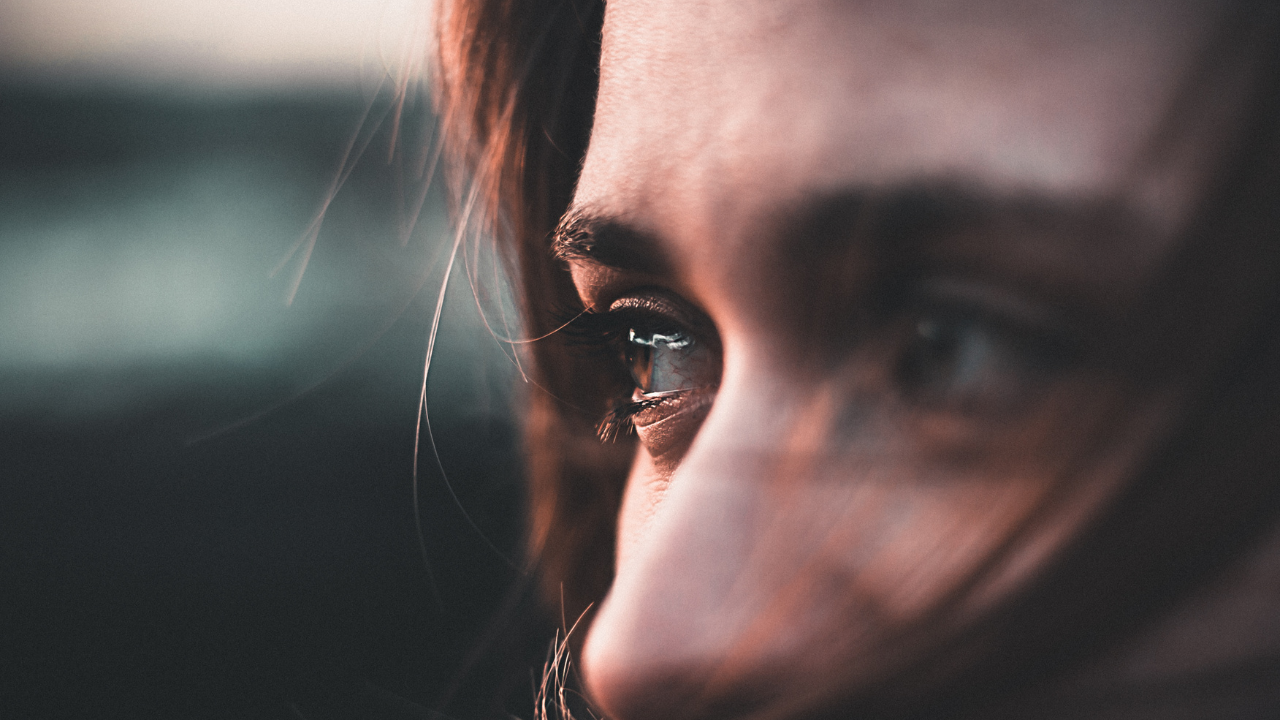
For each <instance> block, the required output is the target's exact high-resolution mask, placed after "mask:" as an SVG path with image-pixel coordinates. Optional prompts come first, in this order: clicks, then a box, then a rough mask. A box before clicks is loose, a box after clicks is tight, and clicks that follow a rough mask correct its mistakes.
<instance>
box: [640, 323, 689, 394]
mask: <svg viewBox="0 0 1280 720" xmlns="http://www.w3.org/2000/svg"><path fill="white" fill-rule="evenodd" d="M708 355H709V353H708V351H707V349H706V348H705V347H703V346H702V345H701V344H700V343H698V342H697V341H695V340H694V339H693V338H692V337H690V336H689V335H688V334H687V333H685V332H683V331H680V330H675V329H664V330H663V331H657V330H653V329H649V328H645V327H631V328H629V329H628V330H627V342H626V345H625V347H624V350H623V356H624V358H625V360H626V364H627V369H628V370H629V371H630V372H631V379H632V380H633V381H634V382H635V384H636V387H637V388H639V390H640V392H641V393H643V394H645V395H649V394H653V393H664V392H672V391H676V390H693V389H695V388H698V387H702V386H704V385H705V384H706V383H707V379H706V378H705V377H704V375H705V369H706V365H707V363H708V360H709V357H708Z"/></svg>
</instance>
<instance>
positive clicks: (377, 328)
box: [0, 0, 539, 720]
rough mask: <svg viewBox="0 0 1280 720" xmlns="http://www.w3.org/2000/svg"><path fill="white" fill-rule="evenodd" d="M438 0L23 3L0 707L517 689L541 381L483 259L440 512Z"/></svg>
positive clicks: (73, 709)
mask: <svg viewBox="0 0 1280 720" xmlns="http://www.w3.org/2000/svg"><path fill="white" fill-rule="evenodd" d="M429 5H430V4H429V2H426V0H385V1H384V0H366V1H364V2H361V1H360V0H307V1H306V2H303V1H302V0H211V1H210V2H203V3H186V2H168V1H166V0H92V1H89V2H84V1H73V0H0V717H6V718H9V717H13V718H111V717H130V718H153V717H154V718H206V717H207V718H240V717H260V718H268V717H272V718H274V717H289V718H295V719H296V718H303V719H304V720H309V719H310V718H329V717H332V718H338V717H364V718H377V717H431V715H430V714H429V712H428V711H427V709H426V708H434V709H436V710H443V711H445V712H447V713H448V714H449V715H450V716H453V717H462V718H469V717H486V716H489V715H494V714H496V713H497V712H498V708H501V707H502V706H503V705H504V704H505V706H506V707H507V709H512V710H513V711H514V712H517V713H518V714H519V712H520V711H519V708H520V707H521V705H520V703H521V698H522V697H523V695H527V692H528V685H529V672H528V669H527V668H521V667H520V663H521V662H524V660H523V659H520V658H523V657H524V655H522V654H521V652H522V649H523V648H527V647H534V646H536V644H537V642H539V641H538V640H537V639H536V637H535V636H536V635H537V633H536V632H535V631H533V630H530V629H528V628H525V627H523V626H522V625H520V624H519V623H516V624H512V623H511V622H505V621H497V622H496V624H495V621H491V620H490V618H491V616H492V615H493V614H494V611H495V610H497V609H498V608H499V607H500V606H506V607H511V604H512V603H513V602H517V603H518V602H520V600H519V598H520V597H521V596H520V590H521V577H522V576H521V574H520V573H519V572H517V571H516V570H515V569H513V567H512V566H511V564H509V562H508V559H510V558H514V557H516V556H518V553H519V550H518V548H517V547H516V543H517V541H518V538H519V536H520V531H521V528H520V501H521V496H520V490H519V474H520V467H519V456H518V452H517V438H518V431H517V429H516V427H517V420H516V419H515V418H514V416H513V414H512V407H513V406H514V405H517V404H518V395H519V392H521V391H522V389H521V388H520V386H519V385H518V383H516V381H515V378H516V377H518V376H517V374H516V373H515V372H514V371H513V366H512V363H511V361H510V360H508V355H507V353H508V352H509V348H504V347H503V346H502V345H501V343H499V342H497V341H496V340H495V339H494V338H493V336H492V335H491V333H489V332H488V331H487V330H486V329H485V327H484V326H483V324H482V323H481V322H480V316H479V314H478V311H477V304H476V302H475V301H474V299H473V297H472V293H471V289H470V287H469V286H468V284H467V281H466V276H465V273H464V272H462V269H461V268H459V269H457V270H456V271H455V274H454V275H453V285H452V289H451V291H450V293H449V295H448V298H447V301H446V303H445V308H444V312H443V316H442V320H441V325H440V337H439V341H438V345H437V347H436V351H435V356H434V361H433V366H432V371H431V375H430V381H429V384H428V399H429V402H428V407H429V408H430V417H431V423H432V428H433V430H434V439H435V441H436V446H437V447H438V448H439V457H440V462H439V464H438V465H437V463H436V461H435V459H434V457H433V456H432V454H431V453H430V452H429V450H428V449H427V446H424V450H423V453H422V454H421V456H420V458H419V460H420V461H421V470H420V474H419V487H418V492H417V506H416V507H417V509H418V511H419V512H420V522H419V520H418V519H417V518H415V489H414V476H413V467H414V447H415V427H416V420H417V404H418V398H419V391H420V387H421V383H422V370H423V361H424V356H425V352H426V345H427V337H428V332H429V330H430V321H431V316H432V313H433V310H434V307H435V303H436V296H437V293H438V291H439V288H440V284H441V282H442V280H443V278H444V269H445V260H446V258H447V254H448V249H449V246H450V243H451V242H452V234H451V232H450V229H449V224H448V219H447V216H446V212H445V203H444V200H443V193H442V192H441V188H440V187H439V184H438V183H436V184H434V185H431V186H428V185H427V184H426V180H427V175H429V170H430V160H431V156H430V152H429V151H430V149H431V147H432V143H433V139H432V136H431V129H432V122H431V117H430V112H429V99H428V98H427V97H426V94H425V91H424V82H423V79H424V66H423V63H424V61H425V59H426V57H427V54H428V47H427V40H428V38H429V33H430V13H429V10H430V8H429ZM320 217H323V222H322V223H321V224H317V223H316V221H317V219H318V218H320ZM486 291H487V292H488V294H487V295H484V300H485V301H486V308H488V309H489V310H490V311H493V309H494V308H500V307H502V306H503V304H504V303H506V304H507V305H509V302H507V301H506V300H504V298H503V296H502V293H501V288H500V287H496V286H495V285H494V284H492V283H490V284H489V285H488V286H487V287H486ZM423 440H424V441H425V440H426V438H425V436H423ZM441 468H443V473H442V472H441ZM445 477H447V479H448V481H449V482H450V486H446V484H445ZM419 528H421V533H419ZM424 554H425V557H424ZM508 598H515V599H514V600H509V599H508ZM504 604H505V605H504ZM515 614H516V615H520V613H519V612H517V613H515ZM512 648H515V650H514V651H513V650H512ZM513 657H514V658H517V659H515V660H513V659H512V658H513ZM467 670H469V672H465V673H463V674H460V673H462V672H463V671H467ZM513 678H514V679H513ZM522 693H523V695H522Z"/></svg>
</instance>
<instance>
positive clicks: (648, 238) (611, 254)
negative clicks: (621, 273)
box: [551, 208, 671, 275]
mask: <svg viewBox="0 0 1280 720" xmlns="http://www.w3.org/2000/svg"><path fill="white" fill-rule="evenodd" d="M551 252H552V254H553V255H554V256H555V257H556V258H559V259H560V260H586V261H589V262H594V263H598V264H600V265H604V266H606V267H610V268H614V269H617V270H628V271H632V272H640V273H646V274H655V275H660V274H665V273H668V272H670V270H671V262H670V260H669V258H668V257H667V255H666V253H665V252H663V249H662V244H661V242H660V241H659V240H658V238H657V237H655V236H654V235H652V234H651V233H647V232H644V231H643V230H640V229H638V228H636V227H633V226H631V225H629V224H627V223H626V222H623V221H621V220H619V219H617V218H614V217H610V216H607V215H600V214H597V213H594V212H591V211H589V210H584V209H578V208H570V209H569V210H568V212H566V213H565V214H564V217H563V218H561V219H560V222H559V224H558V225H556V229H555V231H554V232H553V233H552V240H551Z"/></svg>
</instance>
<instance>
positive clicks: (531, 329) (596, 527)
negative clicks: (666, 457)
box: [436, 0, 633, 622]
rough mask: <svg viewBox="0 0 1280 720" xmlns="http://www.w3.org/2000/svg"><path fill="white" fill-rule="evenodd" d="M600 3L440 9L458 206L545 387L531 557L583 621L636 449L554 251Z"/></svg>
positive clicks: (546, 586)
mask: <svg viewBox="0 0 1280 720" xmlns="http://www.w3.org/2000/svg"><path fill="white" fill-rule="evenodd" d="M603 16H604V3H603V2H601V1H600V0H523V1H517V0H457V1H455V0H446V1H443V2H441V3H440V13H439V16H438V23H439V24H438V27H439V57H440V61H439V68H438V74H437V83H436V102H437V107H438V112H439V114H440V121H441V125H442V128H443V133H444V135H443V138H444V143H445V148H446V152H447V153H449V159H450V160H451V161H452V162H451V163H450V164H451V167H452V168H454V169H456V170H459V171H460V172H458V173H456V174H455V175H454V176H453V177H452V178H451V186H452V190H453V195H454V200H455V203H454V205H455V208H457V209H458V211H459V214H460V215H469V218H468V219H469V220H470V222H471V224H472V226H473V227H474V228H476V229H478V230H480V231H481V232H482V233H484V234H486V235H488V236H490V237H493V238H495V239H496V241H497V242H498V243H499V245H500V250H501V251H502V252H501V255H502V256H503V257H504V258H505V259H506V260H507V261H508V262H509V263H510V266H509V267H508V269H509V270H510V271H512V272H511V273H510V274H511V275H512V277H513V278H514V279H515V281H516V292H517V295H518V297H519V298H520V300H521V305H522V309H523V313H524V318H523V320H524V335H525V336H526V337H533V338H544V336H546V337H545V338H544V339H541V340H539V341H538V342H534V343H531V344H530V345H529V346H528V347H529V348H530V351H531V354H532V360H533V362H532V369H531V371H530V373H531V377H532V380H533V383H532V387H533V389H532V391H531V392H530V397H529V408H528V415H527V420H526V423H527V424H526V429H525V442H526V448H527V451H526V458H527V462H528V488H529V489H528V493H529V497H528V501H529V507H530V518H529V538H528V548H529V554H530V557H531V559H533V560H534V561H535V562H536V564H537V571H538V574H539V576H540V579H541V583H542V590H543V597H544V599H545V600H547V601H548V602H549V603H554V604H557V605H558V604H561V603H563V607H561V608H559V609H560V610H561V611H562V612H563V613H564V614H565V615H566V616H567V617H568V618H569V620H570V622H572V620H573V618H576V617H577V616H578V615H579V614H580V613H582V612H583V611H585V610H586V609H587V608H588V606H589V605H590V604H591V603H593V602H595V601H597V600H598V599H599V598H601V597H602V596H603V594H604V592H605V591H606V590H607V589H608V586H609V583H610V582H611V579H612V574H613V547H614V520H615V517H616V516H617V512H618V506H619V503H620V501H621V495H622V487H623V483H624V481H625V478H626V473H627V471H628V468H629V466H630V461H631V456H632V454H633V453H632V450H633V448H632V447H631V445H629V444H628V443H626V442H622V443H617V444H613V445H607V444H602V443H601V442H600V441H599V440H598V438H597V437H596V434H595V429H594V427H595V423H596V421H597V420H598V419H599V418H600V417H601V416H603V415H604V414H605V412H606V411H607V410H608V409H609V408H608V407H607V405H606V404H605V403H607V402H608V399H609V398H610V397H612V395H613V394H614V393H611V392H609V391H608V389H606V388H605V387H603V385H604V384H606V383H607V382H608V380H607V379H606V378H603V377H601V376H600V372H599V370H598V368H596V367H594V364H592V363H588V362H586V361H585V360H584V358H583V357H582V356H581V355H580V354H579V353H576V352H574V351H573V350H572V348H571V347H570V346H569V344H568V343H566V341H565V340H564V338H563V337H561V336H559V335H557V334H555V333H553V331H554V330H555V329H556V327H557V325H559V324H560V322H559V320H558V316H557V314H556V310H557V309H563V308H570V307H573V306H574V305H576V304H577V303H578V300H577V293H576V292H575V291H574V289H573V285H572V282H571V281H570V279H569V277H568V274H567V273H566V272H565V270H564V268H563V267H562V266H561V265H560V264H559V262H558V261H556V260H554V259H553V258H552V256H551V253H550V244H549V242H550V235H551V232H552V231H553V229H554V227H555V224H556V222H557V221H558V220H559V218H560V216H561V215H562V214H563V213H564V210H565V208H566V207H567V206H568V204H569V201H570V199H571V196H572V192H573V187H574V183H575V182H576V179H577V174H578V169H579V165H580V163H581V159H582V156H583V155H584V154H585V152H586V146H587V138H588V135H589V133H590V130H591V119H592V115H593V113H594V109H595V97H596V85H597V78H596V74H597V67H598V65H599V59H600V28H601V23H602V21H603Z"/></svg>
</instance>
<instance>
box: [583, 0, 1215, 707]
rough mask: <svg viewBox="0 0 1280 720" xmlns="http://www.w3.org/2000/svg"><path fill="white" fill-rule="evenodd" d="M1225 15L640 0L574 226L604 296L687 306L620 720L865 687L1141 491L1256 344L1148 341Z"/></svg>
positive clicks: (612, 605)
mask: <svg viewBox="0 0 1280 720" xmlns="http://www.w3.org/2000/svg"><path fill="white" fill-rule="evenodd" d="M1218 19H1219V18H1217V17H1216V16H1214V14H1213V12H1211V11H1210V10H1208V9H1206V8H1205V7H1204V5H1203V4H1201V3H1196V2H1173V3H1170V2H1159V3H1156V2H1122V3H1116V2H1111V1H1109V0H1108V1H1105V2H1104V1H1102V0H1097V1H1094V2H1079V3H1048V2H1010V1H1004V0H987V1H978V2H967V3H946V4H940V3H928V2H887V1H886V2H862V3H840V2H817V1H815V0H788V1H786V2H776V1H770V2H765V1H763V0H708V1H707V2H671V1H670V0H611V2H609V4H608V6H607V11H606V15H605V24H604V45H603V57H602V61H601V75H600V78H601V80H600V91H599V99H598V106H597V110H596V116H595V125H594V130H593V134H592V137H591V142H590V146H589V149H588V152H587V156H586V161H585V165H584V167H583V171H582V175H581V180H580V182H579V185H578V188H577V193H576V195H575V199H574V201H573V205H572V208H571V210H570V218H571V219H573V220H574V222H575V223H576V226H577V227H578V228H579V230H580V232H581V233H582V234H584V235H589V236H590V237H591V238H592V247H593V248H594V249H593V250H590V251H581V250H580V251H572V249H570V250H568V251H566V250H565V248H564V247H562V248H561V249H562V254H563V255H565V256H566V257H569V258H570V267H571V269H572V272H573V277H574V281H575V283H576V284H577V286H578V289H579V293H580V295H581V297H582V300H583V302H584V303H585V304H586V306H587V307H588V308H592V309H595V310H597V311H600V312H608V311H620V312H626V313H631V315H629V317H631V316H634V317H642V316H643V317H648V318H651V320H649V321H645V322H651V323H655V324H653V325H650V326H648V327H646V326H644V325H643V324H640V325H637V326H634V327H632V329H631V333H632V334H631V338H632V340H631V342H632V343H633V345H634V346H635V347H636V348H637V354H636V355H635V358H634V359H633V360H632V362H633V365H635V366H636V367H637V368H638V370H636V371H634V372H633V374H635V375H636V377H637V378H640V379H638V381H637V382H638V383H642V384H641V386H640V389H639V390H637V396H636V397H637V399H638V400H643V399H644V398H645V397H646V393H649V394H650V396H651V397H652V398H653V402H652V403H650V404H649V405H647V406H645V408H644V409H642V410H639V411H638V413H637V414H636V415H635V417H634V422H635V426H636V428H637V433H638V435H639V437H640V440H641V447H640V450H639V452H638V456H637V458H636V460H635V464H634V467H633V469H632V473H631V477H630V480H629V484H628V488H627V491H626V496H625V500H624V505H623V509H622V514H621V518H620V520H619V530H618V533H619V549H618V564H617V574H616V580H615V582H614V585H613V589H612V591H611V592H610V594H609V597H608V598H607V600H606V601H605V604H604V605H603V607H602V608H601V610H600V613H599V615H598V616H597V618H596V619H595V621H594V624H593V626H592V627H591V630H590V633H589V635H588V638H587V645H586V650H585V653H584V660H583V662H584V668H585V673H586V678H587V685H588V689H589V691H590V692H591V694H592V696H593V697H594V698H595V699H596V700H597V701H598V702H599V703H600V704H601V705H602V706H603V708H604V709H606V710H607V711H608V713H609V716H610V717H611V718H614V720H640V719H645V718H667V719H670V718H681V717H709V716H716V715H719V714H723V713H725V712H732V713H742V712H745V711H747V710H749V709H751V708H753V707H755V704H756V703H759V702H764V701H769V700H772V699H777V698H786V699H787V702H790V703H793V704H794V706H793V707H792V708H791V709H790V710H788V711H787V712H789V713H791V714H793V715H796V716H804V715H806V713H807V712H810V711H812V710H813V709H814V708H826V707H830V706H831V704H832V703H837V704H838V703H840V702H842V698H850V697H856V696H857V695H858V693H859V692H860V691H863V690H866V689H867V688H870V687H872V686H873V685H874V684H875V683H876V682H877V681H878V680H879V679H882V678H884V677H887V676H890V675H892V674H893V673H894V672H895V670H897V669H899V668H900V667H901V666H902V664H903V663H905V662H907V660H908V659H909V658H912V657H917V656H919V655H922V654H928V653H929V651H930V648H933V647H935V646H937V645H941V644H942V643H943V642H945V641H946V639H948V638H949V637H952V636H953V635H954V634H955V633H957V632H959V631H961V630H962V629H964V628H965V627H966V626H967V625H969V624H971V623H972V622H973V621H974V619H975V618H979V617H981V616H982V614H983V613H984V612H985V611H987V610H988V609H990V608H992V607H994V606H995V605H997V604H998V603H999V602H1000V600H1001V599H1002V598H1003V597H1005V596H1006V595H1007V594H1008V593H1009V592H1010V591H1011V589H1013V588H1015V587H1017V586H1018V585H1019V583H1021V582H1023V581H1025V580H1026V578H1027V577H1029V576H1030V575H1031V574H1033V573H1034V572H1035V570H1036V568H1037V567H1038V566H1039V565H1040V563H1042V562H1043V560H1044V559H1045V557H1047V556H1048V555H1049V554H1050V553H1052V552H1053V551H1054V549H1056V548H1058V547H1061V545H1062V543H1063V542H1064V541H1065V540H1067V539H1069V538H1071V537H1072V536H1073V534H1074V533H1076V532H1077V531H1078V530H1079V529H1080V527H1081V526H1082V524H1083V523H1084V522H1085V521H1086V520H1087V519H1089V518H1090V517H1092V513H1093V512H1094V511H1095V510H1096V509H1097V508H1098V507H1099V505H1100V504H1101V503H1103V502H1105V501H1106V500H1107V499H1108V498H1109V497H1110V496H1111V495H1112V493H1113V492H1114V491H1115V489H1116V488H1117V487H1118V486H1119V485H1120V484H1121V483H1122V481H1123V480H1125V479H1126V478H1127V477H1128V476H1129V475H1130V474H1131V473H1132V472H1133V469H1134V467H1135V466H1136V465H1137V464H1138V463H1139V462H1140V460H1141V458H1142V456H1143V455H1144V453H1146V452H1148V451H1149V450H1150V448H1151V446H1152V444H1153V443H1154V442H1156V441H1157V440H1158V439H1159V438H1160V436H1161V433H1162V432H1164V430H1165V429H1166V424H1167V423H1168V422H1169V419H1170V418H1171V417H1173V415H1174V413H1175V411H1176V408H1177V407H1178V403H1179V402H1180V400H1181V399H1182V398H1183V397H1184V395H1185V393H1186V392H1187V391H1188V390H1189V389H1190V387H1191V385H1192V384H1193V383H1194V373H1192V372H1191V370H1190V368H1193V367H1195V366H1197V364H1198V363H1199V362H1200V361H1202V360H1203V358H1202V357H1199V356H1197V355H1196V353H1200V352H1202V350H1201V349H1202V348H1212V347H1215V346H1216V345H1217V343H1215V342H1214V339H1215V337H1214V336H1213V334H1212V333H1213V332H1228V329H1227V328H1209V327H1203V328H1199V327H1197V328H1187V329H1186V332H1188V333H1193V335H1192V337H1194V338H1195V339H1197V340H1198V341H1199V342H1194V343H1187V344H1186V348H1187V349H1186V350H1185V353H1186V356H1185V357H1176V358H1172V359H1170V358H1168V357H1161V358H1160V359H1159V360H1160V362H1161V364H1159V365H1158V366H1157V365H1155V364H1154V363H1155V362H1156V361H1155V360H1153V359H1152V353H1151V348H1150V347H1146V346H1144V345H1142V344H1141V342H1142V341H1140V340H1135V339H1134V338H1142V337H1148V338H1149V337H1150V336H1149V335H1144V334H1142V333H1135V332H1133V330H1134V328H1133V327H1132V326H1131V325H1130V323H1131V322H1132V321H1133V317H1134V312H1133V309H1134V308H1135V307H1138V306H1144V307H1145V306H1146V305H1147V304H1149V303H1152V302H1155V301H1156V298H1154V297H1153V296H1152V292H1153V291H1152V290H1151V288H1152V287H1154V285H1153V280H1154V279H1155V278H1157V277H1158V275H1159V273H1160V271H1161V269H1162V262H1164V261H1166V260H1167V259H1168V257H1169V256H1170V254H1171V253H1172V252H1173V250H1174V248H1175V245H1176V244H1175V243H1174V241H1173V238H1174V237H1175V235H1176V232H1177V231H1178V230H1179V229H1181V223H1182V222H1183V221H1184V219H1185V217H1186V216H1187V215H1188V214H1189V213H1190V212H1191V211H1192V210H1193V209H1194V208H1195V206H1196V204H1197V203H1198V202H1199V201H1200V200H1201V197H1200V194H1201V192H1202V189H1203V186H1204V184H1205V183H1206V181H1207V180H1206V179H1207V177H1208V174H1209V173H1211V172H1212V171H1213V170H1215V169H1216V168H1215V167H1214V166H1213V163H1211V162H1203V161H1201V160H1202V159H1203V158H1205V157H1213V156H1214V152H1215V151H1216V150H1215V148H1214V147H1209V146H1207V141H1205V140H1202V139H1201V138H1200V136H1194V135H1193V136H1190V137H1182V138H1179V137H1175V138H1173V139H1172V140H1170V141H1168V142H1167V143H1165V144H1163V145H1155V144H1154V138H1155V137H1157V135H1158V133H1159V132H1160V131H1161V128H1162V127H1163V126H1162V123H1164V122H1165V121H1166V120H1167V116H1168V114H1169V112H1170V108H1171V106H1172V105H1173V103H1174V102H1175V98H1176V96H1177V94H1178V93H1179V92H1181V91H1183V90H1185V88H1184V87H1183V82H1184V80H1185V79H1186V77H1187V76H1188V74H1189V69H1190V68H1191V65H1192V63H1193V62H1194V60H1195V58H1196V56H1197V53H1200V52H1203V51H1204V50H1205V47H1206V45H1207V43H1208V42H1209V41H1210V40H1211V38H1210V37H1209V32H1208V29H1209V28H1212V27H1214V24H1215V22H1216V21H1217V20H1218ZM1206 136H1207V135H1206ZM921 218H924V219H923V220H922V219H921ZM1166 304H1167V305H1168V306H1169V310H1168V312H1171V313H1172V312H1176V311H1177V303H1176V299H1172V300H1169V302H1168V303H1166ZM1212 314H1213V313H1205V315H1207V316H1212ZM672 328H674V329H672ZM1203 352H1207V351H1203ZM637 373H638V374H637ZM644 384H651V385H652V386H651V387H644ZM663 392H669V393H670V395H666V396H663V395H658V394H657V393H663ZM926 621H927V622H928V625H927V626H926V625H925V623H926ZM817 677H821V678H824V679H823V680H822V681H821V682H820V683H815V682H814V681H813V679H814V678H817Z"/></svg>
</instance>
